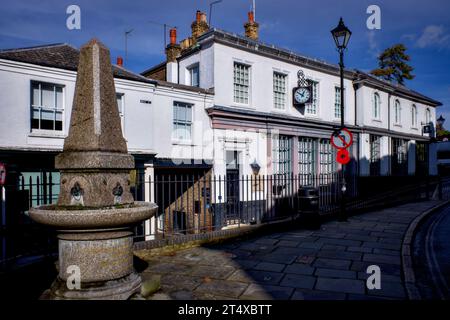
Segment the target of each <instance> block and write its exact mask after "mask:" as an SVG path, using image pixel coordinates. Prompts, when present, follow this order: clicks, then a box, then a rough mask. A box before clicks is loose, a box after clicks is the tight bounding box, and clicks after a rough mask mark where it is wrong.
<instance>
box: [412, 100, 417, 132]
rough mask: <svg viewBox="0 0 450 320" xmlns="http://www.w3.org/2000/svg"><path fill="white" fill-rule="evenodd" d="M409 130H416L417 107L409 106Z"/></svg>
mask: <svg viewBox="0 0 450 320" xmlns="http://www.w3.org/2000/svg"><path fill="white" fill-rule="evenodd" d="M411 128H413V129H417V105H415V104H414V103H413V104H412V105H411Z"/></svg>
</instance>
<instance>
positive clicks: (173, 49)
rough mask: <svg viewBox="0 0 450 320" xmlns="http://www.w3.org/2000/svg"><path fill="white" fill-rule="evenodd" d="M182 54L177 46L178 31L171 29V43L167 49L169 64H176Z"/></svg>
mask: <svg viewBox="0 0 450 320" xmlns="http://www.w3.org/2000/svg"><path fill="white" fill-rule="evenodd" d="M180 54H181V47H180V45H179V44H177V29H175V28H172V29H170V43H169V45H168V46H167V48H166V56H167V62H176V61H177V58H178V57H179V56H180Z"/></svg>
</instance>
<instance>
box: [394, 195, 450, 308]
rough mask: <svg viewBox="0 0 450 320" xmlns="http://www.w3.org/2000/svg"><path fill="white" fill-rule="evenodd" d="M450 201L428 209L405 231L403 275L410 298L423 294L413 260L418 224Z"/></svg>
mask: <svg viewBox="0 0 450 320" xmlns="http://www.w3.org/2000/svg"><path fill="white" fill-rule="evenodd" d="M449 203H450V200H447V201H444V202H443V203H440V204H438V205H436V206H434V207H433V208H431V209H428V210H426V211H425V212H423V213H422V214H420V215H419V216H417V217H416V218H415V219H414V220H413V221H412V222H411V224H410V225H409V227H408V230H407V231H406V233H405V237H404V238H403V243H402V250H401V255H402V269H403V277H404V280H405V288H406V293H407V295H408V299H409V300H420V299H421V295H420V292H419V290H418V289H417V287H416V284H415V283H416V277H415V274H414V269H413V261H412V242H413V240H414V235H415V233H416V231H417V229H418V226H419V225H420V224H421V223H422V222H423V221H424V220H425V218H426V217H428V216H429V215H430V214H432V213H433V212H435V211H437V210H439V209H440V208H442V207H444V206H446V205H447V204H449Z"/></svg>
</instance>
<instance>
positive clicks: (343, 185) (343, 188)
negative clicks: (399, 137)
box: [339, 48, 347, 221]
mask: <svg viewBox="0 0 450 320" xmlns="http://www.w3.org/2000/svg"><path fill="white" fill-rule="evenodd" d="M339 71H340V78H341V79H340V80H341V89H340V90H341V129H343V128H344V110H345V109H344V48H340V49H339ZM346 190H347V188H346V182H345V164H342V169H341V210H340V215H339V221H347V217H346V216H347V215H346V211H345V191H346Z"/></svg>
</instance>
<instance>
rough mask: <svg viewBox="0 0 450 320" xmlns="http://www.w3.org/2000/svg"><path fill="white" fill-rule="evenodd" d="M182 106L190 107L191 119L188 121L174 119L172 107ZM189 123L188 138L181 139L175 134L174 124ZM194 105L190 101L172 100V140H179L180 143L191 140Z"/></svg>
mask: <svg viewBox="0 0 450 320" xmlns="http://www.w3.org/2000/svg"><path fill="white" fill-rule="evenodd" d="M180 105H182V106H184V107H186V108H189V109H190V112H191V120H190V122H188V121H186V120H180V119H175V117H174V114H173V113H174V108H175V106H177V107H178V106H180ZM183 124H184V125H185V126H187V125H189V126H190V138H189V139H183V138H180V137H179V136H175V133H176V126H177V125H183ZM193 129H194V105H193V104H192V103H187V102H182V101H174V102H173V104H172V132H171V134H172V142H175V143H177V142H181V143H191V142H192V136H193V134H194V130H193Z"/></svg>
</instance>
